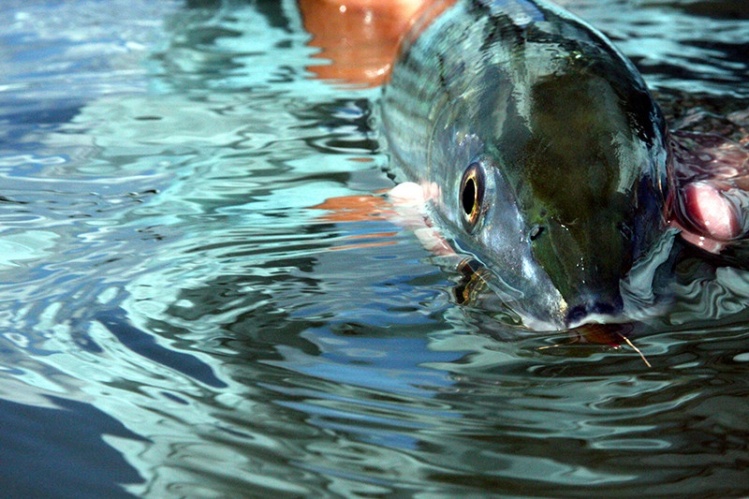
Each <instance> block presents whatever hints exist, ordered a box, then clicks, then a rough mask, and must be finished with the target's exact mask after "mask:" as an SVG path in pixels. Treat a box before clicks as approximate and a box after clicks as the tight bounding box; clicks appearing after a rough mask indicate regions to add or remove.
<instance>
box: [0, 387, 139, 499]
mask: <svg viewBox="0 0 749 499" xmlns="http://www.w3.org/2000/svg"><path fill="white" fill-rule="evenodd" d="M49 402H51V403H52V404H54V408H50V407H35V406H33V405H25V404H18V403H15V402H10V401H7V400H3V399H0V428H2V433H1V434H0V449H2V450H1V451H0V453H1V454H2V461H3V465H2V467H1V468H0V481H2V484H3V493H2V495H3V496H4V497H61V496H68V495H69V494H71V493H73V492H74V491H76V493H75V495H76V496H77V497H113V498H114V497H134V496H132V495H130V494H127V493H126V492H125V491H124V490H123V489H122V484H139V483H143V482H144V479H143V477H141V476H140V474H139V473H138V471H137V470H136V469H135V468H133V467H132V466H131V465H130V464H129V463H128V462H127V460H125V459H124V458H123V457H122V456H121V455H120V454H119V453H118V452H116V451H115V450H114V449H112V448H111V447H110V446H109V445H108V443H107V442H106V439H109V438H121V439H127V440H130V441H132V442H133V443H137V444H138V445H139V446H142V445H144V444H145V443H146V439H144V438H142V437H141V436H139V435H137V434H136V433H133V432H132V431H130V430H128V429H127V428H126V427H125V426H124V425H123V424H122V423H121V422H120V421H118V420H117V419H115V418H113V417H112V416H110V415H108V414H105V413H104V412H102V411H100V410H98V409H96V408H95V407H93V406H92V405H90V404H87V403H81V402H75V401H72V400H67V399H62V398H58V397H49Z"/></svg>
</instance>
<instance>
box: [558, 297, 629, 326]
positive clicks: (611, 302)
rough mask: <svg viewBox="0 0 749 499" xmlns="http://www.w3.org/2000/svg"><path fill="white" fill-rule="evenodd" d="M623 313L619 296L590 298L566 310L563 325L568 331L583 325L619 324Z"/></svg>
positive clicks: (621, 300) (622, 305)
mask: <svg viewBox="0 0 749 499" xmlns="http://www.w3.org/2000/svg"><path fill="white" fill-rule="evenodd" d="M623 312H624V300H623V299H622V296H621V294H619V293H617V294H615V295H613V296H610V297H603V296H592V297H590V298H587V299H583V300H580V301H578V302H577V303H576V304H574V305H572V306H569V307H568V308H567V314H566V317H565V324H566V326H567V327H568V328H569V329H574V328H576V327H579V326H581V325H584V324H591V323H593V324H603V323H616V322H621V320H622V314H623Z"/></svg>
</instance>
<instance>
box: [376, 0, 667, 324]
mask: <svg viewBox="0 0 749 499" xmlns="http://www.w3.org/2000/svg"><path fill="white" fill-rule="evenodd" d="M381 117H382V124H383V127H384V131H385V135H386V138H387V142H388V149H389V152H390V154H391V157H392V160H393V161H394V163H395V164H396V166H397V169H400V170H402V172H403V175H404V179H405V180H411V181H415V182H418V183H420V184H422V186H424V188H425V191H426V192H429V193H430V200H429V204H430V210H431V216H432V217H433V218H434V219H435V221H436V223H437V225H438V226H439V227H440V228H441V230H442V231H443V232H444V233H445V235H446V236H447V237H448V238H449V239H450V240H452V242H453V243H454V244H455V246H456V248H457V249H459V250H461V251H464V252H466V253H469V254H471V255H473V256H474V257H475V258H477V259H478V260H479V261H480V262H481V263H482V264H484V265H485V266H486V267H487V268H488V269H489V270H490V271H491V279H490V281H491V282H490V285H491V287H492V289H493V290H494V291H495V292H496V293H497V294H498V295H499V296H500V297H501V298H502V299H503V300H504V301H505V302H506V303H508V304H509V306H511V307H512V308H513V310H514V311H516V312H517V313H518V314H519V315H520V316H521V317H523V320H524V321H525V323H526V325H528V326H529V327H531V328H534V329H565V328H568V327H571V326H573V325H575V324H577V323H580V322H585V321H586V320H587V318H589V317H592V316H595V315H601V314H603V315H611V316H613V315H617V314H620V313H621V312H622V295H621V293H622V292H621V283H622V280H623V279H625V278H627V275H628V273H629V271H630V270H631V268H632V266H633V264H635V263H636V262H637V261H638V260H640V259H642V258H643V257H644V256H645V255H646V254H647V253H648V251H649V249H650V248H651V246H653V245H654V244H655V242H656V240H657V239H658V238H659V236H660V235H661V234H662V232H663V224H664V221H663V217H662V213H663V205H664V203H665V199H666V196H667V193H666V185H667V176H668V161H669V158H668V148H667V147H666V140H667V132H666V128H665V122H664V118H663V116H662V114H661V111H660V110H659V108H658V106H657V105H656V103H655V102H654V100H653V99H652V97H651V95H650V93H649V92H648V90H647V88H646V86H645V83H644V82H643V80H642V78H641V77H640V75H639V74H638V72H637V70H636V69H635V67H634V66H633V65H632V63H631V62H630V61H628V60H627V59H626V58H625V57H624V56H623V55H622V54H621V53H620V52H619V51H618V50H617V49H615V48H614V47H613V45H612V44H611V43H610V42H609V41H608V40H607V39H606V38H605V37H604V36H603V35H602V34H601V33H599V32H598V31H596V30H595V29H593V28H591V27H590V26H589V25H587V24H586V23H585V22H583V21H581V20H579V19H577V18H575V17H574V16H572V15H571V14H569V13H567V12H565V11H563V10H562V9H560V8H558V7H556V6H553V5H551V4H548V3H545V2H541V1H538V2H531V1H528V0H505V1H501V0H494V1H492V0H458V1H457V2H456V3H455V4H454V5H453V6H451V7H449V8H448V9H447V10H445V11H444V12H443V13H442V14H440V15H439V16H438V17H436V18H435V19H432V20H430V21H429V23H425V24H424V25H419V24H418V23H417V24H416V26H415V28H414V32H413V34H412V35H410V36H409V37H408V38H407V39H406V40H405V42H404V44H403V47H402V49H401V53H400V55H399V58H398V60H397V61H396V63H395V65H394V67H393V70H392V74H391V78H390V81H389V83H388V84H387V85H386V86H385V87H384V90H383V95H382V106H381Z"/></svg>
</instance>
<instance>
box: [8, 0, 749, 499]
mask: <svg viewBox="0 0 749 499" xmlns="http://www.w3.org/2000/svg"><path fill="white" fill-rule="evenodd" d="M191 3H192V4H193V5H185V4H183V3H182V2H169V1H165V2H158V3H156V2H146V1H145V0H129V1H128V2H123V1H121V0H101V1H93V0H92V1H81V2H62V1H52V0H47V1H42V0H34V1H20V0H11V1H5V2H3V3H2V5H1V6H0V13H1V14H2V17H3V19H6V20H7V21H6V22H5V23H4V25H3V27H2V28H0V70H1V73H0V74H2V75H3V76H2V79H0V176H1V178H2V180H1V184H0V185H2V191H1V192H0V428H2V432H0V460H1V462H2V467H1V468H0V483H2V484H3V495H6V496H16V497H31V496H40V495H45V496H56V497H117V496H128V495H132V496H147V497H243V496H246V497H259V496H276V497H306V496H309V497H317V496H329V497H359V496H366V497H372V496H419V497H422V496H429V497H455V496H456V495H458V494H463V495H470V496H472V497H480V496H492V495H533V496H595V495H602V494H603V495H609V496H633V495H635V494H651V495H656V496H662V495H666V494H670V495H679V496H690V495H692V496H705V495H713V496H738V495H746V494H747V493H749V479H747V476H748V474H749V439H748V438H747V435H749V422H748V421H749V419H747V415H748V414H749V375H748V374H747V372H748V371H747V368H748V367H749V312H747V310H746V303H747V299H749V274H748V273H747V272H745V271H742V270H740V269H738V268H733V267H729V266H720V265H716V264H714V262H709V261H703V260H697V259H690V260H688V261H687V262H686V263H685V264H684V265H683V266H682V267H680V270H679V275H678V278H677V279H676V281H675V283H674V289H675V291H676V294H677V301H676V303H675V305H674V308H673V309H672V310H671V311H670V312H668V313H664V314H662V315H660V316H656V317H653V318H652V319H648V320H646V321H645V322H644V323H643V324H640V325H638V326H637V330H636V332H635V333H636V334H635V335H634V336H633V338H634V341H635V343H636V345H637V346H638V348H639V349H640V350H642V352H643V353H644V355H645V356H646V357H647V359H648V360H649V362H650V363H651V364H652V368H648V367H647V366H646V365H645V364H644V363H643V362H642V360H641V359H640V357H639V356H638V355H637V354H636V353H634V352H633V351H632V350H629V349H627V348H622V349H614V348H609V347H606V346H600V345H570V344H567V343H566V342H565V339H566V336H565V335H554V336H548V335H547V336H530V337H522V338H517V339H515V340H512V341H508V340H507V339H506V337H507V334H502V332H501V331H500V332H499V333H498V331H497V329H501V328H500V327H499V326H497V324H495V323H494V322H493V321H492V320H491V319H490V318H489V317H487V316H486V314H482V313H481V310H477V309H475V308H470V307H462V306H459V305H456V303H455V300H454V298H453V294H452V288H453V287H454V286H455V285H456V284H457V283H458V282H459V280H460V275H459V273H458V272H457V271H456V270H455V269H451V268H449V267H447V268H446V266H445V265H443V264H442V262H440V260H439V258H437V257H435V256H433V255H431V254H430V253H429V252H427V251H426V250H425V249H424V248H423V247H422V246H421V244H420V243H419V242H418V239H417V238H416V237H415V235H414V233H413V232H412V231H411V230H409V229H408V228H404V227H403V226H402V225H401V224H399V223H398V222H397V221H395V220H391V219H389V218H388V217H385V216H378V215H377V214H376V213H370V214H369V216H360V217H356V216H349V217H344V218H346V220H347V221H341V218H336V217H335V216H334V215H335V213H334V212H331V211H330V210H325V209H322V208H319V207H317V206H318V205H320V204H321V203H323V202H325V201H326V200H329V199H338V198H341V197H344V196H364V197H370V196H371V195H372V194H373V193H376V192H378V191H380V190H382V189H386V188H389V187H391V186H392V185H393V184H392V181H391V180H390V179H389V178H388V174H387V166H388V160H387V157H386V156H385V155H384V154H383V153H382V148H381V146H380V144H379V142H378V141H379V137H378V133H377V131H376V130H377V128H376V126H375V124H374V123H373V118H372V116H371V113H372V110H373V106H374V105H373V102H374V101H375V100H376V98H377V95H378V92H377V90H376V89H373V90H361V89H352V88H345V87H341V86H340V85H334V84H331V83H327V82H322V81H317V80H313V79H312V78H311V75H310V73H309V71H308V70H307V66H308V65H309V64H310V63H311V62H312V56H313V55H314V54H315V53H316V51H317V50H316V49H314V48H310V47H309V46H308V43H309V40H310V36H309V35H308V34H307V33H305V32H304V30H303V29H302V23H301V19H300V15H299V12H298V10H297V8H296V5H295V4H294V2H293V1H282V2H276V1H258V2H246V3H241V2H227V3H226V4H225V5H223V6H218V5H213V3H212V2H206V5H205V6H200V5H197V4H198V2H191ZM565 5H567V6H568V7H570V8H571V9H573V10H575V11H577V12H579V13H581V14H582V15H583V16H585V17H586V18H587V19H589V20H590V21H592V23H593V24H594V25H596V26H598V27H599V28H601V29H602V30H604V31H605V32H607V33H608V34H609V35H611V36H612V37H613V38H614V39H615V40H616V42H617V43H618V44H619V45H620V46H621V47H622V48H623V49H624V51H625V52H627V53H628V54H629V55H630V56H632V57H633V58H634V60H635V61H636V62H637V64H638V65H639V66H640V67H641V68H642V70H643V72H644V74H645V77H646V79H647V80H648V82H649V83H650V84H651V85H652V86H653V88H654V89H655V90H656V92H657V93H658V94H659V97H660V99H661V101H662V102H663V104H664V107H665V108H666V111H667V113H668V114H670V115H672V116H674V118H675V120H678V119H679V118H681V117H682V116H684V115H685V114H688V115H691V116H697V115H699V116H700V120H701V121H699V122H700V123H703V124H704V123H708V124H714V123H718V124H722V125H725V126H723V128H720V130H721V131H723V133H726V134H729V133H730V134H731V135H732V137H736V138H738V137H739V136H741V133H742V128H741V126H740V125H739V124H736V123H734V121H727V120H728V118H729V117H733V116H736V112H740V111H741V110H746V109H748V108H749V84H747V80H746V76H747V74H748V73H749V71H748V69H749V45H747V42H746V40H749V10H747V7H746V6H745V5H744V3H742V2H738V1H737V2H729V1H727V0H726V1H712V2H688V1H686V0H685V1H681V2H677V1H670V2H668V1H656V0H653V1H649V2H644V1H634V0H632V1H623V0H619V1H617V0H609V1H606V2H603V1H600V0H585V1H583V0H579V1H578V0H574V1H568V2H565ZM700 110H704V112H702V111H700ZM732 119H733V118H732ZM726 123H728V124H726ZM716 126H717V125H716ZM726 127H728V128H726ZM726 130H727V131H726ZM499 336H501V338H499Z"/></svg>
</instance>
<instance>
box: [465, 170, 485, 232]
mask: <svg viewBox="0 0 749 499" xmlns="http://www.w3.org/2000/svg"><path fill="white" fill-rule="evenodd" d="M485 189H486V177H485V176H484V169H483V168H482V166H481V165H480V164H479V163H471V164H470V165H468V168H466V171H465V172H464V173H463V178H462V179H461V180H460V207H461V209H462V214H463V222H464V223H465V225H466V228H467V229H468V230H473V229H474V228H475V227H476V225H478V222H479V219H480V218H481V213H482V212H483V205H484V191H485Z"/></svg>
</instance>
